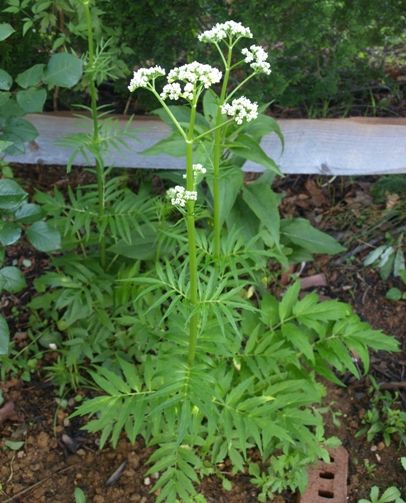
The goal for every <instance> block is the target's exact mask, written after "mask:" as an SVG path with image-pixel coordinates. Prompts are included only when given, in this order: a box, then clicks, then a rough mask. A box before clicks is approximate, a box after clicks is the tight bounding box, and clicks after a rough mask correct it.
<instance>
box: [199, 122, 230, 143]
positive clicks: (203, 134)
mask: <svg viewBox="0 0 406 503" xmlns="http://www.w3.org/2000/svg"><path fill="white" fill-rule="evenodd" d="M230 122H234V118H233V119H228V121H226V122H221V123H220V124H218V125H217V126H215V127H213V128H211V129H209V130H208V131H205V132H204V133H202V134H199V136H196V137H195V138H194V140H193V141H195V142H196V141H197V140H201V139H202V138H204V137H205V136H208V135H209V134H211V133H213V132H214V131H217V129H219V128H222V127H224V126H226V125H228V124H230Z"/></svg>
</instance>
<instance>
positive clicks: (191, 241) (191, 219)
mask: <svg viewBox="0 0 406 503" xmlns="http://www.w3.org/2000/svg"><path fill="white" fill-rule="evenodd" d="M195 120H196V100H194V102H193V104H192V109H191V113H190V125H189V132H188V139H187V141H186V190H190V191H193V190H195V189H196V187H195V179H194V174H193V131H194V127H195ZM186 226H187V234H188V251H189V257H188V258H189V299H188V300H189V303H190V306H191V309H192V311H193V312H192V315H191V317H190V322H189V352H188V364H189V366H192V365H193V362H194V360H195V356H196V347H197V336H198V326H199V315H198V313H197V312H196V307H197V304H198V294H197V282H198V276H197V251H196V227H195V201H187V203H186Z"/></svg>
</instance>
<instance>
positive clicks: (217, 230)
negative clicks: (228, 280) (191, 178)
mask: <svg viewBox="0 0 406 503" xmlns="http://www.w3.org/2000/svg"><path fill="white" fill-rule="evenodd" d="M231 57H232V47H231V46H230V47H229V49H228V54H227V60H226V65H225V72H224V80H223V85H222V87H221V93H220V103H219V107H218V109H217V115H216V123H215V127H216V128H218V129H216V131H215V133H214V150H213V220H214V256H215V257H216V259H219V258H220V256H221V220H220V210H221V201H220V161H221V142H222V137H223V128H221V127H219V126H220V125H221V123H222V120H223V118H222V114H221V108H220V107H221V105H223V104H224V100H225V97H226V93H227V86H228V81H229V78H230V69H231Z"/></svg>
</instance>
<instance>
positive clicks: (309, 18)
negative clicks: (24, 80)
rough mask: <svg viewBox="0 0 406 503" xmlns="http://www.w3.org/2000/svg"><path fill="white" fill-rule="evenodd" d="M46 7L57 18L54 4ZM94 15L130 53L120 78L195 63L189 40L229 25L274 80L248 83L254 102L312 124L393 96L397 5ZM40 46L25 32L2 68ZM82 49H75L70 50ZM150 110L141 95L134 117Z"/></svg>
mask: <svg viewBox="0 0 406 503" xmlns="http://www.w3.org/2000/svg"><path fill="white" fill-rule="evenodd" d="M75 1H78V0H75ZM71 3H73V4H74V3H75V2H74V1H73V0H71ZM50 4H51V6H50V9H51V8H55V6H56V5H57V0H54V1H53V2H50ZM59 5H60V4H59ZM97 7H98V8H99V9H100V10H101V11H103V12H104V14H102V21H103V25H104V28H105V29H106V31H107V34H108V35H112V36H114V38H115V39H116V45H117V46H118V47H120V46H121V45H122V44H126V45H127V46H129V47H130V48H131V49H132V50H133V51H134V53H133V54H130V53H129V52H130V51H128V54H124V53H123V54H122V59H123V60H124V61H125V62H126V64H127V66H128V74H130V70H131V68H133V67H134V66H144V65H148V64H153V63H155V64H160V65H162V66H164V67H166V68H169V67H171V66H173V65H175V64H179V63H184V62H185V61H186V60H187V59H188V60H191V59H198V58H203V54H202V52H203V51H205V50H206V49H207V47H205V46H204V45H203V46H202V44H199V43H198V42H197V38H196V35H197V34H198V33H199V32H200V31H202V30H203V29H206V28H208V27H210V26H212V25H213V24H214V23H216V22H220V21H224V20H227V19H234V20H236V21H241V22H242V23H243V24H245V25H247V26H250V27H251V28H252V30H253V33H254V37H255V40H256V41H257V42H258V43H261V44H263V45H264V46H266V47H267V48H268V49H269V52H270V59H271V63H272V68H273V74H272V78H271V79H267V80H266V81H265V80H264V81H263V82H262V83H258V82H256V83H253V84H252V87H251V89H250V92H251V93H252V95H253V97H256V98H258V99H265V100H266V101H270V100H275V103H276V104H277V105H280V106H282V107H285V108H289V107H300V108H302V109H303V110H305V111H306V112H307V114H309V115H320V114H322V113H323V112H322V111H323V107H324V113H330V114H331V113H338V114H344V113H346V112H348V111H349V110H350V109H351V107H352V106H353V105H354V103H355V102H363V103H365V101H368V100H370V93H371V89H373V88H376V86H382V85H387V86H389V88H390V89H392V90H393V89H394V90H395V92H396V91H398V89H397V88H396V85H395V83H394V82H393V81H391V78H390V77H389V76H388V75H386V74H385V72H384V68H383V66H384V58H385V55H388V53H390V52H391V48H393V47H399V46H405V33H406V15H405V12H406V2H405V0H380V1H378V0H357V1H353V0H283V1H280V0H277V1H276V0H254V1H251V2H247V1H246V0H196V1H191V0H167V1H165V2H156V1H154V0H138V1H134V0H117V1H114V2H112V1H111V0H99V1H98V2H97ZM4 18H5V21H7V22H10V23H11V24H13V26H14V27H15V28H16V29H17V31H18V32H19V33H20V34H21V31H22V30H21V28H22V24H23V21H22V20H23V18H24V15H23V13H17V14H8V13H5V14H4ZM68 29H69V27H68ZM50 36H51V37H52V34H50ZM43 42H44V40H43V36H42V37H41V36H39V35H38V34H35V33H33V32H32V31H29V32H28V33H27V34H26V35H25V37H22V35H21V36H20V39H19V40H17V38H16V37H15V38H14V39H13V42H10V43H9V47H8V48H7V47H6V48H2V49H1V52H0V65H2V66H3V67H5V68H6V69H7V67H8V71H9V72H10V73H12V74H16V73H18V71H20V70H21V68H19V65H20V64H22V62H24V66H25V67H26V66H28V65H29V64H33V63H35V62H42V60H43V59H44V57H45V55H44V52H43V50H42V47H43V45H44V44H43ZM82 43H84V41H81V40H78V39H76V40H75V44H77V45H76V47H75V49H76V50H78V49H80V45H81V44H82ZM10 44H12V47H11V46H10ZM186 53H188V56H187V55H186ZM11 56H12V57H11ZM204 56H205V57H206V55H204ZM11 67H15V68H11ZM119 82H120V83H119V84H115V88H114V92H115V93H116V94H118V95H119V96H120V97H121V98H122V99H123V100H125V99H127V96H128V92H127V89H126V86H125V81H124V79H120V81H119ZM155 105H156V104H155V103H154V102H152V101H151V100H150V98H148V97H147V96H146V95H142V94H141V95H140V96H139V97H138V102H137V106H138V108H139V109H150V108H154V107H155Z"/></svg>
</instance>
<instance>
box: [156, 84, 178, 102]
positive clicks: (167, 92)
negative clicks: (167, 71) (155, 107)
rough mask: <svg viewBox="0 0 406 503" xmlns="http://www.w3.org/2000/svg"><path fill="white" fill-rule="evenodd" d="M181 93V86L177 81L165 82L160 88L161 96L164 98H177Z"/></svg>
mask: <svg viewBox="0 0 406 503" xmlns="http://www.w3.org/2000/svg"><path fill="white" fill-rule="evenodd" d="M181 95H182V88H181V87H180V84H179V83H178V82H173V84H165V85H164V88H163V89H162V93H161V98H162V99H163V100H166V98H169V99H170V100H175V101H176V100H178V99H179V98H180V97H181Z"/></svg>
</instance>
